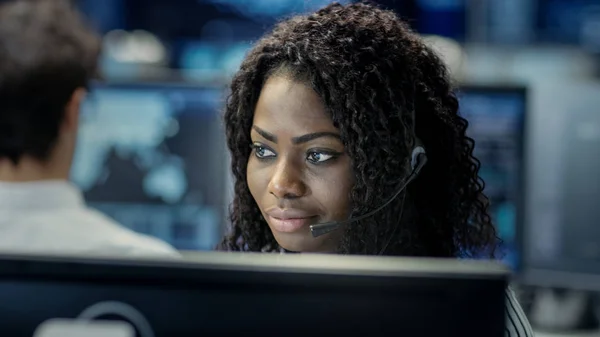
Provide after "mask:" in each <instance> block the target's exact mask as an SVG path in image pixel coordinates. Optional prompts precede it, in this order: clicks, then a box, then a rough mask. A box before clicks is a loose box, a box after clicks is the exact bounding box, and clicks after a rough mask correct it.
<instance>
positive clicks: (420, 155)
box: [310, 137, 427, 255]
mask: <svg viewBox="0 0 600 337" xmlns="http://www.w3.org/2000/svg"><path fill="white" fill-rule="evenodd" d="M426 163H427V154H426V152H425V147H424V145H423V143H422V142H421V141H420V140H419V139H418V138H416V137H415V147H414V148H413V151H412V155H411V160H410V167H411V172H410V174H409V175H408V177H407V178H406V179H405V180H404V181H403V183H402V186H401V187H400V189H398V191H397V192H396V193H395V194H394V195H393V196H392V197H391V198H389V199H388V200H387V201H386V202H385V203H383V205H381V206H379V207H377V208H376V209H374V210H372V211H370V212H368V213H365V214H362V215H359V216H356V217H350V218H349V219H347V220H344V221H330V222H324V223H319V224H314V225H311V226H310V232H311V234H312V236H313V237H314V238H317V237H319V236H321V235H324V234H327V233H329V232H332V231H334V230H336V229H339V228H340V227H341V226H343V225H345V224H348V223H352V222H356V221H360V220H363V219H365V218H368V217H370V216H372V215H373V214H375V213H377V212H379V211H381V210H382V209H384V208H385V207H386V206H387V205H389V204H390V203H391V202H392V201H394V200H395V199H396V198H397V197H398V196H399V195H400V194H401V193H402V192H403V191H404V190H405V189H406V186H408V184H410V183H411V182H412V181H413V180H415V178H416V177H417V176H418V175H419V173H420V172H421V170H422V169H423V167H424V166H425V164H426ZM405 196H406V194H405ZM402 200H403V201H402V211H401V213H400V216H402V213H403V212H404V197H403V198H402ZM397 228H398V226H396V228H394V232H393V233H392V235H391V236H390V239H389V240H388V242H387V243H386V244H385V245H384V247H383V249H382V250H381V251H380V252H379V255H381V254H383V252H384V251H385V249H386V248H387V246H388V245H389V243H390V241H391V240H392V238H393V237H394V234H395V232H396V229H397Z"/></svg>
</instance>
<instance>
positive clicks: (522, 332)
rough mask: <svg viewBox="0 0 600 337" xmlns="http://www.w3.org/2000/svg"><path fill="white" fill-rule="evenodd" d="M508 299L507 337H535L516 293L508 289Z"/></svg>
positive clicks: (506, 311)
mask: <svg viewBox="0 0 600 337" xmlns="http://www.w3.org/2000/svg"><path fill="white" fill-rule="evenodd" d="M505 297H506V309H505V314H506V327H505V333H504V336H505V337H533V336H534V333H533V329H532V328H531V324H529V320H528V319H527V316H526V315H525V312H524V311H523V309H522V308H521V305H520V304H519V300H518V299H517V296H516V295H515V293H514V291H513V290H512V289H511V288H510V287H508V288H506V292H505Z"/></svg>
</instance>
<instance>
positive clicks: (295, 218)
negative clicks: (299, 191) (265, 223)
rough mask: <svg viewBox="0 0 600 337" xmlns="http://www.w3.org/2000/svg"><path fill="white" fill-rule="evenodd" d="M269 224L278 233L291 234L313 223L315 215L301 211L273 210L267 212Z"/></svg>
mask: <svg viewBox="0 0 600 337" xmlns="http://www.w3.org/2000/svg"><path fill="white" fill-rule="evenodd" d="M266 213H267V214H268V216H269V223H270V224H271V226H273V229H275V230H276V231H278V232H283V233H291V232H295V231H297V230H299V229H301V228H303V227H306V226H308V225H310V224H311V223H313V221H314V219H315V218H316V216H315V215H312V214H310V213H309V212H306V211H304V210H300V209H281V208H271V209H269V210H267V212H266Z"/></svg>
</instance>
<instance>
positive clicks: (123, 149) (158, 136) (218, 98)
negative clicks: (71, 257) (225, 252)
mask: <svg viewBox="0 0 600 337" xmlns="http://www.w3.org/2000/svg"><path fill="white" fill-rule="evenodd" d="M222 98H223V91H222V90H220V89H211V88H198V87H193V86H188V85H184V84H174V85H170V84H110V83H109V84H97V85H95V86H94V87H93V88H92V90H91V92H90V95H89V96H88V98H87V100H86V102H85V103H84V104H83V106H82V113H81V117H80V131H79V135H78V137H79V139H78V147H77V149H76V153H75V158H74V164H73V168H72V172H71V178H72V180H73V182H74V183H75V184H77V185H78V186H79V187H81V188H82V189H83V191H84V196H85V199H86V201H87V202H88V204H89V205H90V206H91V207H93V208H96V209H98V210H99V211H101V212H103V213H105V214H107V215H108V216H110V217H112V218H114V219H115V220H116V221H117V222H119V223H121V224H123V225H124V226H126V227H129V228H131V229H133V230H135V231H137V232H141V233H145V234H149V235H153V236H156V237H158V238H160V239H163V240H165V241H166V242H169V243H170V244H172V245H173V246H175V247H176V248H178V249H193V250H203V249H212V248H213V246H214V245H215V244H216V242H217V241H218V239H219V237H220V236H221V228H222V225H223V223H222V222H223V220H222V219H223V218H224V216H223V215H224V211H225V207H224V204H225V191H224V188H223V186H224V185H225V176H224V174H223V172H225V171H226V170H227V168H226V166H227V150H226V148H225V142H224V133H223V131H222V128H221V124H222V123H221V118H220V106H221V105H222Z"/></svg>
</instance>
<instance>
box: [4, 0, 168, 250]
mask: <svg viewBox="0 0 600 337" xmlns="http://www.w3.org/2000/svg"><path fill="white" fill-rule="evenodd" d="M99 53H100V37H99V36H98V35H96V34H95V33H94V32H93V31H92V30H91V29H89V28H88V27H87V26H86V24H85V22H84V19H83V18H82V16H81V15H80V14H79V13H78V12H77V10H76V9H74V8H73V7H72V5H71V4H70V3H69V1H67V0H64V1H63V0H55V1H41V0H12V1H2V2H0V251H10V252H17V253H58V254H61V253H66V254H92V255H96V254H101V255H104V254H108V255H129V256H131V255H134V256H141V255H154V256H156V255H158V256H165V255H166V256H177V255H178V254H177V251H176V250H175V249H174V248H172V247H171V246H169V245H168V244H166V243H164V242H162V241H160V240H158V239H155V238H152V237H149V236H145V235H141V234H138V233H135V232H133V231H131V230H129V229H127V228H124V227H122V226H120V225H119V224H117V223H115V222H114V221H113V220H111V219H110V218H108V217H106V216H104V215H103V214H101V213H99V212H96V211H94V210H92V209H90V208H88V207H86V205H85V203H84V200H83V197H82V193H81V191H80V190H79V189H78V188H77V187H76V186H74V185H73V184H71V183H70V182H69V180H68V179H69V171H70V168H71V163H72V160H73V154H74V151H75V145H76V138H77V130H78V119H79V110H80V104H81V103H82V100H83V99H84V97H85V95H86V92H87V89H86V88H87V86H88V83H89V81H90V80H91V79H92V78H93V77H94V75H95V74H96V70H97V61H98V56H99Z"/></svg>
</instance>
